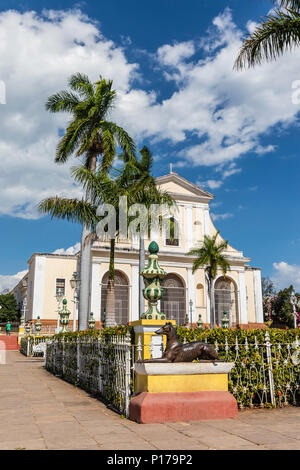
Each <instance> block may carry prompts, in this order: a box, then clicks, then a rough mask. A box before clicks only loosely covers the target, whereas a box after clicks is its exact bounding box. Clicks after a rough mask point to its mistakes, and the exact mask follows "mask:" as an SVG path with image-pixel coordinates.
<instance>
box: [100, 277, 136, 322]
mask: <svg viewBox="0 0 300 470" xmlns="http://www.w3.org/2000/svg"><path fill="white" fill-rule="evenodd" d="M108 275H109V273H108V272H107V273H106V274H104V276H103V278H102V284H101V319H102V320H103V316H104V310H105V311H106V299H107V283H108ZM128 299H129V286H128V281H127V278H126V277H125V276H124V274H122V273H121V272H120V271H116V272H115V318H116V324H117V325H126V323H127V322H128V321H129V316H128V312H129V301H128Z"/></svg>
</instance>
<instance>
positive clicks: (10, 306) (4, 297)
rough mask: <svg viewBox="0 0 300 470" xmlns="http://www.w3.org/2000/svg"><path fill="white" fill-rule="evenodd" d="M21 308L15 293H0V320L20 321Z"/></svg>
mask: <svg viewBox="0 0 300 470" xmlns="http://www.w3.org/2000/svg"><path fill="white" fill-rule="evenodd" d="M19 318H20V310H19V308H18V304H17V301H16V299H15V297H14V295H13V294H1V295H0V322H1V323H4V322H7V321H11V322H12V321H18V320H19Z"/></svg>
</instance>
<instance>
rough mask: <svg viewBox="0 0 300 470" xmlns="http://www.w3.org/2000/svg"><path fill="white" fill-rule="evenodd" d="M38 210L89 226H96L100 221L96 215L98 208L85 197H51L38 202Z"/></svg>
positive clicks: (57, 217) (54, 216)
mask: <svg viewBox="0 0 300 470" xmlns="http://www.w3.org/2000/svg"><path fill="white" fill-rule="evenodd" d="M38 210H39V211H40V212H41V213H42V214H48V215H50V216H51V218H56V219H63V220H65V219H66V220H68V221H70V222H74V223H79V224H84V225H86V226H88V227H94V226H95V225H96V224H97V223H98V222H99V218H98V217H97V215H96V210H97V208H96V207H95V206H93V205H92V204H89V203H88V202H87V201H85V200H84V199H81V200H79V199H68V198H60V197H58V196H55V197H50V198H46V199H44V200H42V201H41V202H40V203H39V204H38Z"/></svg>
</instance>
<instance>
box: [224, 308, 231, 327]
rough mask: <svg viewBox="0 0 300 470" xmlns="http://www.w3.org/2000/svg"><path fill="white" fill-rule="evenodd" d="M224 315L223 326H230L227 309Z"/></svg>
mask: <svg viewBox="0 0 300 470" xmlns="http://www.w3.org/2000/svg"><path fill="white" fill-rule="evenodd" d="M223 313H224V316H223V318H222V328H229V323H230V322H229V318H228V316H227V312H226V310H224V312H223Z"/></svg>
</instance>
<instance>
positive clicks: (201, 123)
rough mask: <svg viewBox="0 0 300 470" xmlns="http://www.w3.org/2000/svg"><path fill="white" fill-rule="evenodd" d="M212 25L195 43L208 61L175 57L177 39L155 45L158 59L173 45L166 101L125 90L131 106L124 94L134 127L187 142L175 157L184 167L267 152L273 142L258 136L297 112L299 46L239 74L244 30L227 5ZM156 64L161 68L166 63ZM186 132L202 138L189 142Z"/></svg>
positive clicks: (287, 121)
mask: <svg viewBox="0 0 300 470" xmlns="http://www.w3.org/2000/svg"><path fill="white" fill-rule="evenodd" d="M213 23H214V26H215V33H214V35H213V36H211V35H210V34H209V35H208V37H207V38H206V43H205V41H202V42H201V41H200V46H199V44H197V43H196V42H195V41H194V46H195V53H197V52H198V51H199V47H202V48H203V49H204V50H205V51H206V52H207V54H208V55H207V57H206V58H205V59H201V60H198V61H195V59H194V58H193V57H192V58H191V59H192V60H188V58H187V57H186V56H185V57H183V58H182V60H179V59H180V55H179V54H178V51H179V50H180V49H179V46H180V44H179V43H177V44H175V45H164V46H162V47H161V48H160V49H159V51H160V52H159V53H158V56H159V57H158V58H159V59H160V57H161V51H162V50H163V51H167V52H168V55H167V57H168V58H169V57H170V56H171V50H172V48H173V50H174V57H175V59H174V60H173V71H170V64H171V62H172V60H171V59H170V60H168V61H167V62H168V64H169V65H168V79H170V78H172V74H173V80H174V82H175V85H177V90H176V91H175V92H174V93H173V94H172V95H171V96H170V97H169V98H168V99H164V100H163V101H162V102H161V103H158V101H157V98H156V97H155V95H152V97H151V100H150V97H149V96H148V95H146V94H145V93H144V92H139V93H135V95H132V94H130V99H131V100H132V101H131V103H129V102H128V97H125V99H126V100H127V101H126V106H125V109H126V111H128V109H129V108H130V105H131V106H134V107H135V112H132V113H129V115H128V114H126V117H127V121H126V122H127V126H128V127H129V128H130V129H131V130H132V132H133V133H135V134H136V135H143V136H147V137H152V138H155V139H156V140H158V139H169V140H170V141H171V142H172V143H176V142H184V141H186V143H185V146H184V148H183V150H181V152H180V153H179V157H181V158H182V161H186V163H187V162H188V164H189V165H190V164H194V165H205V166H212V165H220V164H224V163H226V162H229V163H231V162H233V161H234V160H236V159H238V158H240V157H241V156H243V155H245V154H246V153H248V152H253V153H256V154H263V153H266V152H272V151H273V150H274V149H275V146H274V145H272V144H269V145H267V146H263V145H262V143H261V142H260V136H261V135H263V134H265V133H267V132H268V133H269V132H270V131H271V130H272V129H273V128H274V126H276V125H278V126H280V125H284V126H287V125H290V124H291V123H293V122H295V121H296V116H297V113H298V111H299V110H300V104H298V105H295V104H293V103H292V88H291V86H292V81H293V79H296V78H298V76H299V69H298V65H297V64H298V62H299V59H300V49H297V50H296V51H295V52H293V53H287V54H285V55H284V56H283V57H281V58H280V59H278V60H277V61H276V62H273V63H268V64H264V65H262V66H260V67H256V68H255V69H250V70H244V71H242V72H237V71H235V70H233V64H234V61H235V59H236V57H237V54H238V51H239V49H240V47H241V44H242V37H243V32H242V31H240V30H238V29H237V27H236V25H235V24H234V23H233V21H232V17H231V13H230V10H228V9H226V10H225V12H224V13H223V14H221V15H219V16H218V17H216V18H215V20H214V21H213ZM181 44H182V45H186V43H185V42H184V43H181ZM204 44H206V46H207V44H208V45H209V44H210V45H211V47H204ZM191 51H192V50H191ZM161 62H162V61H161ZM161 69H162V72H164V71H165V62H164V63H162V65H161ZM124 122H125V114H124ZM191 133H192V135H193V136H194V138H196V137H198V138H199V141H198V142H197V139H196V140H195V141H194V143H193V144H189V145H188V144H187V142H188V141H187V140H186V139H187V136H189V135H190V134H191ZM181 164H182V162H181Z"/></svg>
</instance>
